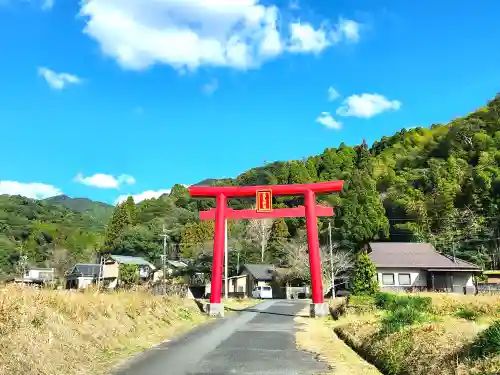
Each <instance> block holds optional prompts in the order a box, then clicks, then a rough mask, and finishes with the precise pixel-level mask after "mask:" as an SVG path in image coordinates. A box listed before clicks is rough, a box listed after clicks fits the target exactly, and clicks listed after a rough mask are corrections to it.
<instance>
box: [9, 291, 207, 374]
mask: <svg viewBox="0 0 500 375" xmlns="http://www.w3.org/2000/svg"><path fill="white" fill-rule="evenodd" d="M208 319H209V318H208V317H206V316H204V315H203V314H202V313H201V312H200V310H199V308H198V307H197V306H196V303H195V302H194V301H193V300H182V299H180V298H176V297H159V296H158V297H155V296H152V295H151V294H149V293H146V292H131V291H128V292H125V291H123V292H115V293H95V292H94V291H92V290H89V291H86V292H84V293H81V292H68V291H55V290H35V289H32V288H23V287H18V286H8V287H6V288H2V289H0V374H9V375H21V374H22V375H26V374H37V375H59V374H60V375H74V374H97V375H98V374H103V373H106V372H108V371H110V368H111V366H112V365H114V364H118V363H119V362H120V361H123V360H125V359H126V358H127V357H129V356H131V355H133V354H135V353H139V352H142V351H144V350H145V349H148V348H151V347H152V346H154V345H155V344H158V343H160V342H164V341H166V340H168V339H170V338H172V337H174V336H177V335H179V334H182V333H183V332H185V331H187V330H188V329H190V328H192V327H194V326H196V325H198V324H201V323H203V322H206V321H207V320H208Z"/></svg>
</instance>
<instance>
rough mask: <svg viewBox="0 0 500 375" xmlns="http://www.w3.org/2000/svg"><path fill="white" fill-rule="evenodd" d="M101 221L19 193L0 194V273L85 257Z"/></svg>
mask: <svg viewBox="0 0 500 375" xmlns="http://www.w3.org/2000/svg"><path fill="white" fill-rule="evenodd" d="M104 230H105V225H103V224H102V223H100V222H99V221H97V220H96V219H95V218H94V217H93V216H92V215H89V214H88V213H85V212H83V213H81V212H76V211H73V210H70V209H68V208H66V207H64V206H62V205H54V204H50V203H48V202H46V201H37V200H34V199H29V198H24V197H21V196H8V195H0V274H11V273H12V272H14V270H15V268H16V266H20V264H19V261H20V259H21V255H23V256H26V257H27V260H28V263H29V264H33V265H35V264H38V265H54V266H57V265H59V264H60V263H64V264H65V263H69V262H71V261H79V260H88V259H90V258H91V256H92V253H93V251H94V250H93V249H95V248H96V247H97V246H99V244H100V242H101V236H102V234H103V233H104Z"/></svg>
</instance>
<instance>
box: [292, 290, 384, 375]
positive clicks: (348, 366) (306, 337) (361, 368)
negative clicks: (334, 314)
mask: <svg viewBox="0 0 500 375" xmlns="http://www.w3.org/2000/svg"><path fill="white" fill-rule="evenodd" d="M342 302H343V299H336V300H333V301H332V302H331V306H332V308H339V307H340V306H341V304H342ZM308 314H309V307H307V308H306V309H304V310H303V311H302V312H301V313H300V314H299V315H298V316H297V317H296V318H295V321H296V322H297V323H299V325H300V326H299V330H298V331H297V332H296V334H295V337H296V342H297V347H298V348H299V349H301V350H304V351H307V352H310V353H313V354H314V355H316V357H317V358H318V359H319V360H321V361H324V362H325V363H327V364H329V365H330V367H331V371H330V372H328V373H327V374H325V375H330V374H332V375H381V374H380V372H379V370H378V369H377V368H376V367H375V366H373V365H372V364H370V363H369V362H367V361H365V360H364V359H363V358H362V357H360V356H359V355H358V354H357V353H356V351H354V350H353V349H351V348H350V347H349V346H348V345H347V344H346V343H344V342H343V341H342V340H341V339H340V338H339V337H338V336H337V335H335V334H334V332H333V331H334V329H335V328H336V327H338V325H339V321H335V320H333V319H331V318H330V319H326V320H325V319H310V318H309V317H308ZM348 319H349V317H344V320H343V323H344V324H345V322H346V321H348Z"/></svg>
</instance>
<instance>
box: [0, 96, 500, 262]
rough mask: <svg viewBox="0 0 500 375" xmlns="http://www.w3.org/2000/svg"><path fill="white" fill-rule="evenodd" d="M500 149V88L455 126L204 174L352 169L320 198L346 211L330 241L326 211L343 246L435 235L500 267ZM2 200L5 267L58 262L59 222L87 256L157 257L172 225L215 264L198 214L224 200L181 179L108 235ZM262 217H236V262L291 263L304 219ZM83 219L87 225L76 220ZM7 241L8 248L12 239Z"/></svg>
mask: <svg viewBox="0 0 500 375" xmlns="http://www.w3.org/2000/svg"><path fill="white" fill-rule="evenodd" d="M499 149H500V96H497V97H496V98H495V99H494V100H492V101H491V102H489V103H488V104H487V105H486V106H484V107H483V108H480V109H479V110H478V111H476V112H474V113H471V114H469V115H468V116H466V117H463V118H458V119H456V120H454V121H452V122H450V123H449V124H446V125H442V124H436V125H432V126H431V127H430V128H413V129H403V130H401V131H400V132H398V133H396V134H394V135H393V136H390V137H383V138H382V139H381V140H380V141H378V142H375V143H374V144H373V145H372V147H371V148H370V147H368V145H367V144H366V143H365V142H363V143H362V144H361V145H359V146H355V147H351V146H346V145H344V144H341V145H339V146H338V147H335V148H329V149H326V150H324V152H323V153H321V154H319V155H316V156H312V157H310V158H307V159H304V160H293V161H289V162H276V163H272V164H267V165H265V166H261V167H257V168H254V169H251V170H249V171H246V172H244V173H242V174H241V175H239V176H238V177H236V178H235V179H224V180H212V179H208V180H205V181H202V182H201V183H200V184H212V185H213V184H220V185H261V184H262V185H266V184H292V183H308V182H320V181H328V180H337V179H343V180H345V186H344V190H343V191H342V193H341V194H339V195H331V196H325V197H320V198H319V199H320V200H324V201H325V202H327V203H329V204H332V205H334V206H335V210H336V213H335V218H334V219H328V218H323V219H321V220H320V233H321V234H320V235H321V237H322V238H321V241H324V240H325V234H326V233H325V229H326V228H327V223H328V220H333V228H334V230H333V236H334V241H335V242H336V243H337V244H338V246H339V247H341V248H345V249H350V250H353V251H357V250H359V249H360V248H362V247H363V246H364V245H365V244H366V243H367V242H368V241H371V240H385V241H430V242H432V243H433V244H435V245H436V247H437V248H438V249H440V250H441V251H443V252H445V253H448V254H453V253H454V254H456V255H457V256H460V257H462V258H463V259H466V260H470V261H473V262H477V263H479V264H480V265H482V266H484V267H487V268H489V267H492V268H497V267H498V266H499V262H500V223H499V217H500V206H499V203H500V150H499ZM3 201H5V202H8V205H7V203H5V202H4V203H3V206H1V207H0V215H3V216H1V217H0V231H1V233H2V236H3V237H0V254H7V255H0V256H1V257H2V258H1V259H4V260H3V262H4V263H3V264H4V269H5V270H7V267H11V268H12V265H13V264H14V263H15V261H16V254H17V253H18V252H19V251H20V249H25V251H28V250H29V251H30V252H31V253H30V258H29V261H31V262H40V261H46V262H53V261H54V259H53V255H51V253H50V252H47V251H45V250H44V249H46V248H47V246H48V245H47V233H49V234H50V233H51V232H50V230H54V228H61V229H60V230H59V229H58V230H56V231H55V233H54V235H52V236H51V238H52V239H53V240H52V242H50V241H49V245H50V246H52V249H59V248H65V249H67V251H68V252H69V253H70V254H73V253H76V254H80V253H79V251H80V250H77V249H81V248H85V249H87V251H88V252H92V251H95V250H97V249H100V250H108V251H114V252H120V253H124V254H141V255H145V256H147V257H149V258H150V260H152V261H153V262H158V260H159V255H160V254H161V252H162V237H161V235H162V230H163V227H165V229H166V233H167V236H168V243H169V249H170V250H174V251H175V252H176V253H177V254H180V255H182V256H183V257H186V258H196V259H198V261H199V262H200V263H202V264H205V265H208V264H209V260H210V251H209V250H210V248H211V244H210V241H211V239H212V236H213V223H212V222H200V221H199V220H198V219H197V217H198V214H197V213H198V211H199V210H202V209H203V210H204V209H208V208H210V207H214V201H213V200H210V199H192V198H190V196H189V194H188V191H187V189H186V188H185V187H183V186H182V185H175V186H174V187H173V189H172V192H171V194H170V195H168V196H162V197H160V198H158V199H152V200H147V201H144V202H141V203H139V204H138V205H135V204H133V201H131V200H130V199H129V201H127V202H125V203H123V204H122V205H119V206H117V207H116V209H115V211H114V213H113V216H112V217H111V219H110V220H109V224H108V226H107V231H106V233H105V234H104V236H101V234H102V229H103V228H102V227H99V226H98V224H96V222H97V221H96V220H95V218H92V217H91V215H90V216H89V215H88V213H87V212H85V211H84V212H83V213H81V212H80V213H76V212H74V211H70V210H67V209H66V211H64V210H63V208H62V207H61V206H60V205H58V206H50V205H47V204H46V203H44V202H33V201H30V200H26V199H24V198H19V197H2V200H0V202H3ZM252 204H254V202H252V200H231V201H230V205H231V206H232V207H234V208H243V207H250V206H251V205H252ZM297 204H301V199H300V198H294V197H276V198H275V205H278V206H294V205H297ZM4 206H8V207H10V211H5V208H4ZM26 206H29V207H31V209H29V210H28V209H27V208H26ZM39 211H40V212H43V215H42V214H41V213H38V212H39ZM33 212H36V214H35V213H33ZM11 215H14V217H15V219H12V218H11V219H9V221H7V222H10V224H7V226H5V222H6V217H7V218H8V217H10V216H11ZM42 217H43V218H42ZM89 217H90V221H88V220H89ZM62 218H64V219H62ZM61 220H62V221H61ZM261 224H262V223H261ZM256 225H257V224H256V223H253V222H250V223H248V222H230V223H229V230H230V233H229V238H230V241H229V242H230V249H231V257H230V262H231V264H233V268H234V264H235V263H236V261H237V260H236V259H239V260H240V262H241V263H242V262H245V261H261V259H262V258H264V260H265V261H267V262H273V263H275V264H278V265H286V257H284V255H283V244H284V242H283V241H285V240H287V241H288V242H290V241H291V240H290V239H293V240H292V241H295V239H296V238H297V237H300V236H301V232H302V231H301V229H302V228H303V227H304V219H303V218H297V219H287V220H283V219H281V220H277V221H275V222H271V221H269V222H267V223H263V225H264V226H265V228H264V229H265V230H264V232H268V233H269V236H267V238H266V239H265V241H263V240H262V238H260V237H259V235H258V233H259V232H263V231H262V230H256ZM13 226H14V227H13ZM75 227H78V229H81V231H80V232H75V229H71V228H75ZM46 228H47V229H46ZM260 229H262V228H260ZM19 231H20V232H19ZM20 233H23V235H21V234H20ZM66 233H70V234H69V235H67V234H66ZM76 233H80V235H82V236H84V235H83V234H84V233H85V234H86V236H87V237H85V238H92V241H94V242H92V241H86V240H83V239H82V240H81V242H79V241H80V240H78V239H76V238H75V237H74V236H75V235H76ZM49 237H50V236H49ZM2 238H3V239H2ZM68 238H69V239H71V241H69V240H68ZM2 241H3V242H2ZM72 241H73V242H72ZM2 243H6V244H8V247H5V246H3V247H2V245H1V244H2ZM323 243H325V242H323ZM50 246H49V247H50ZM44 251H45V252H44ZM40 252H41V253H42V254H44V255H43V256H41V255H40ZM9 265H10V266H9Z"/></svg>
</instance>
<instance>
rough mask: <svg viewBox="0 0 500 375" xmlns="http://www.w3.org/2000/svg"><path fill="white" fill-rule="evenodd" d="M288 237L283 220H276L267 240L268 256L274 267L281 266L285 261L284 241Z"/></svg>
mask: <svg viewBox="0 0 500 375" xmlns="http://www.w3.org/2000/svg"><path fill="white" fill-rule="evenodd" d="M288 237H290V233H289V232H288V226H287V225H286V222H285V220H284V219H283V218H280V219H278V220H276V221H275V222H274V223H273V227H272V229H271V236H270V238H269V245H268V246H269V253H270V254H269V255H270V258H271V260H272V261H273V262H274V263H275V264H276V265H283V263H284V262H285V260H286V254H287V252H286V250H285V245H286V241H287V239H288Z"/></svg>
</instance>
